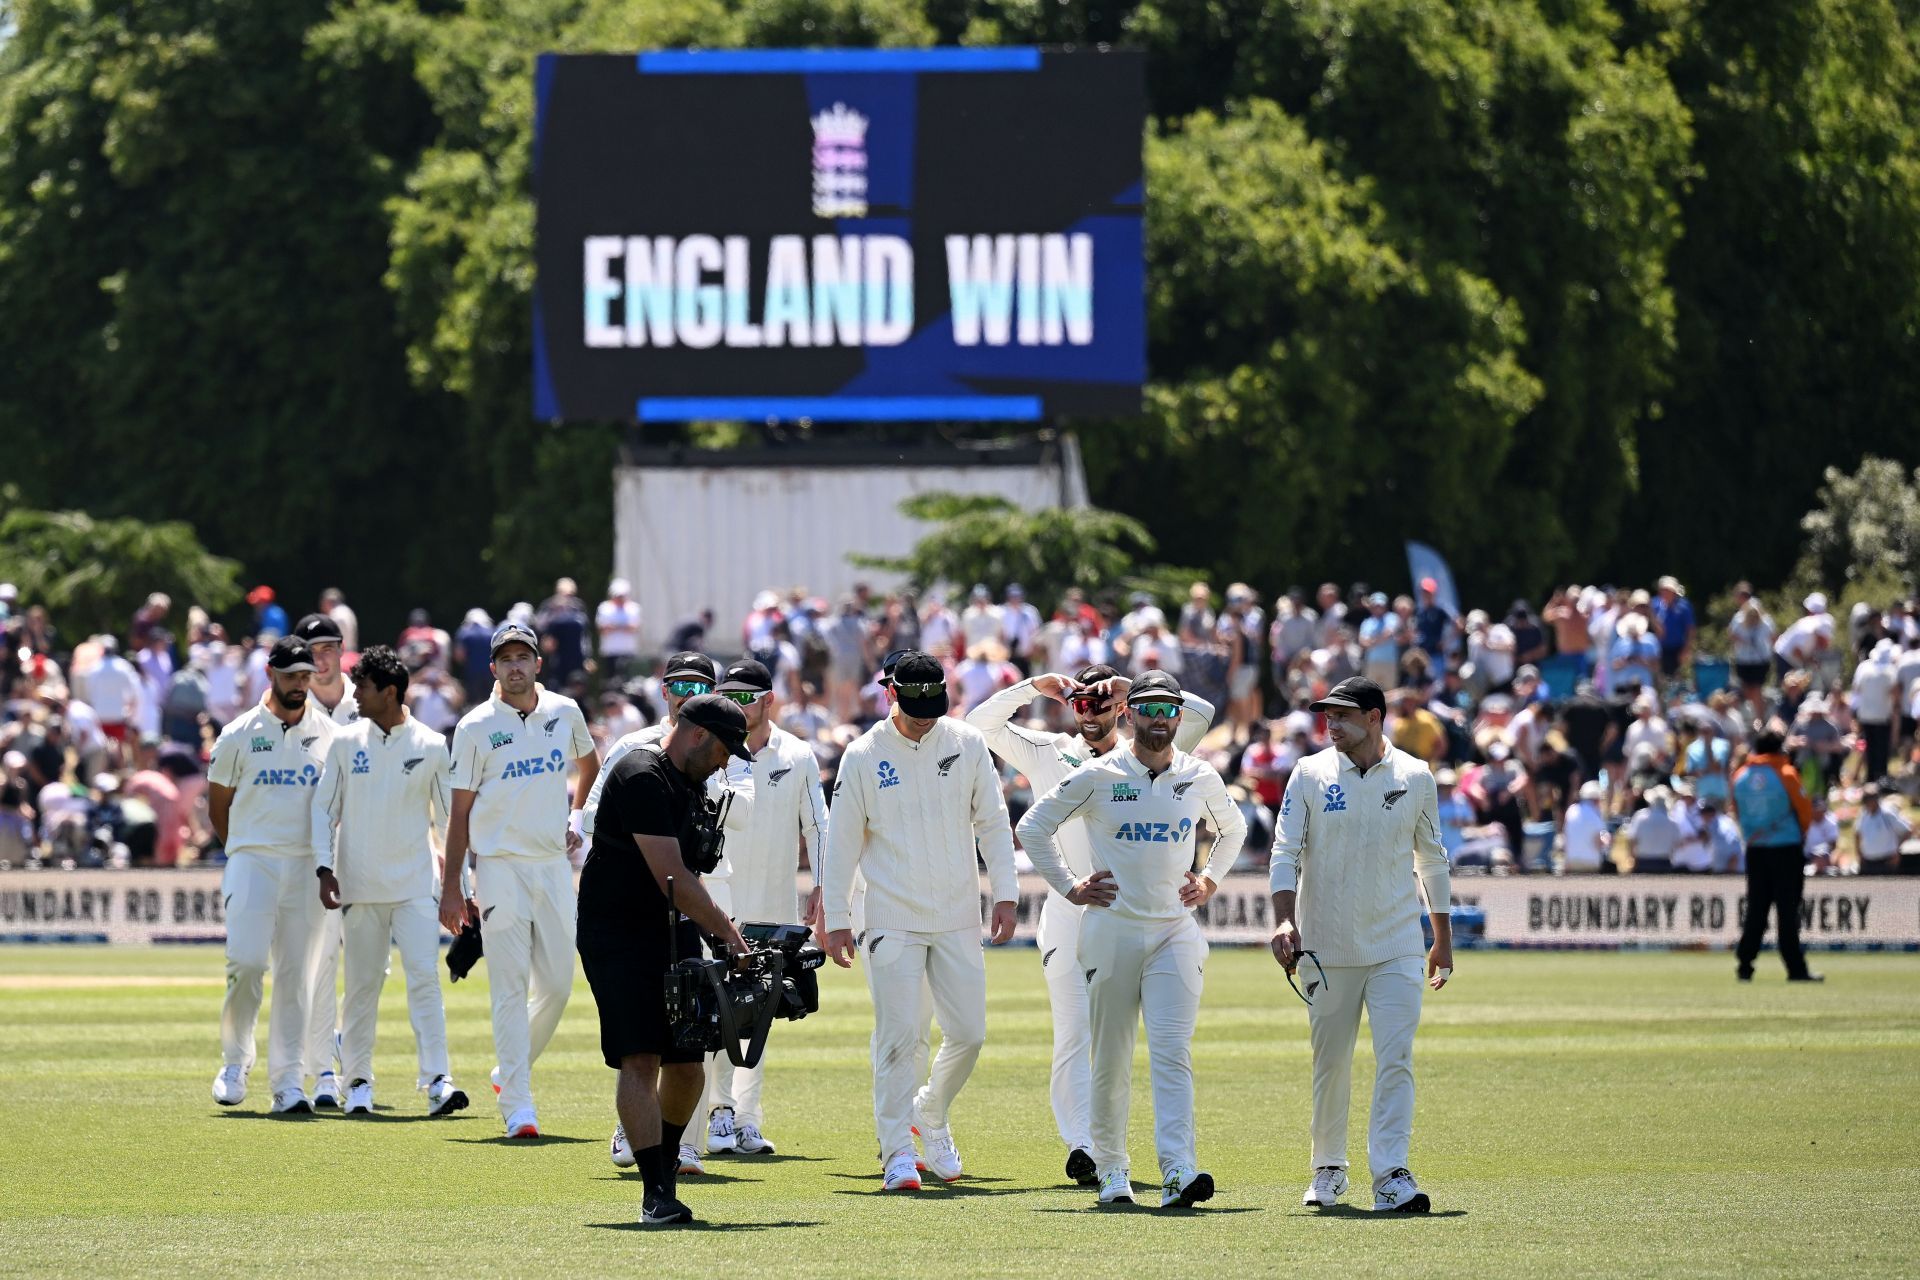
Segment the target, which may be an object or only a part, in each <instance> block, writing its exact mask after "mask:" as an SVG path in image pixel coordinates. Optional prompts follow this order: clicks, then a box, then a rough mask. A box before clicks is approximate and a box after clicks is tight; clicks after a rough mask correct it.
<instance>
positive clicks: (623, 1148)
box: [607, 1124, 640, 1169]
mask: <svg viewBox="0 0 1920 1280" xmlns="http://www.w3.org/2000/svg"><path fill="white" fill-rule="evenodd" d="M607 1158H608V1159H610V1160H612V1161H613V1167H614V1168H616V1169H631V1168H633V1166H635V1165H637V1164H639V1163H640V1159H639V1157H638V1156H636V1155H634V1154H633V1144H632V1143H631V1142H628V1141H627V1127H626V1126H625V1125H623V1124H616V1125H615V1126H613V1141H612V1142H611V1143H610V1144H608V1149H607Z"/></svg>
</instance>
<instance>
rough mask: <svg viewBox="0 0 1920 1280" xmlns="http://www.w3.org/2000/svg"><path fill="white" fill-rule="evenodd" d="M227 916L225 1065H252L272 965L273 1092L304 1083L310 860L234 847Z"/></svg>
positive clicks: (314, 901) (315, 890)
mask: <svg viewBox="0 0 1920 1280" xmlns="http://www.w3.org/2000/svg"><path fill="white" fill-rule="evenodd" d="M220 892H221V895H222V896H223V897H224V898H225V900H226V916H227V996H226V1000H225V1002H224V1003H223V1004H222V1005H221V1007H220V1051H221V1054H222V1055H223V1058H224V1062H225V1065H227V1066H238V1067H240V1068H241V1069H242V1070H243V1071H251V1070H252V1069H253V1057H254V1045H253V1032H254V1026H255V1024H256V1023H257V1022H258V1021H259V1020H260V1002H261V998H262V996H263V995H264V985H265V981H266V976H267V970H268V968H269V967H271V968H272V970H273V1008H272V1010H271V1011H270V1012H269V1014H268V1019H267V1074H268V1075H269V1076H271V1077H272V1084H271V1087H272V1088H273V1090H274V1091H275V1092H278V1091H280V1090H282V1089H298V1088H300V1087H301V1075H302V1072H303V1067H302V1061H301V1052H302V1049H303V1048H304V1042H305V1040H306V1035H307V967H308V964H309V961H310V959H311V955H312V951H313V940H314V935H315V934H316V933H318V932H319V929H320V916H321V914H322V908H321V906H320V885H319V881H317V880H315V879H314V875H313V859H312V858H300V857H277V856H274V855H271V854H262V853H236V854H234V855H233V856H232V857H230V858H229V859H228V860H227V869H226V871H225V872H224V873H223V874H222V876H221V880H220Z"/></svg>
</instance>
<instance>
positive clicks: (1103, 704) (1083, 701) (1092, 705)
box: [1072, 698, 1113, 716]
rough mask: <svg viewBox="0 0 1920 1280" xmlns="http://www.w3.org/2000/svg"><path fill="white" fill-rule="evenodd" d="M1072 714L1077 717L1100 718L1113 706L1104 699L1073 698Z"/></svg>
mask: <svg viewBox="0 0 1920 1280" xmlns="http://www.w3.org/2000/svg"><path fill="white" fill-rule="evenodd" d="M1072 705H1073V713H1074V714H1075V715H1077V716H1100V715H1105V714H1106V713H1107V709H1108V708H1109V707H1111V706H1112V705H1113V704H1112V703H1111V702H1109V701H1108V700H1107V699H1105V698H1074V699H1073V700H1072Z"/></svg>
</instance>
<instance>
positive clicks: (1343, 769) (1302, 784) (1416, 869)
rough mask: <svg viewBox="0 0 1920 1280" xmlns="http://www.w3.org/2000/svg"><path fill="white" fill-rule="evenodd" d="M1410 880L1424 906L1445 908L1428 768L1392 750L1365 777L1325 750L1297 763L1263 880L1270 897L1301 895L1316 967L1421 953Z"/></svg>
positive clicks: (1446, 891) (1446, 889) (1447, 897)
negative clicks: (1267, 873) (1421, 893)
mask: <svg viewBox="0 0 1920 1280" xmlns="http://www.w3.org/2000/svg"><path fill="white" fill-rule="evenodd" d="M1415 874H1418V876H1419V880H1420V884H1421V885H1422V886H1423V887H1424V888H1425V889H1426V892H1427V903H1428V906H1429V907H1430V909H1431V910H1432V911H1433V912H1434V913H1435V914H1443V913H1445V912H1447V911H1448V910H1450V908H1451V905H1452V896H1451V893H1452V891H1451V888H1450V886H1449V880H1448V874H1447V851H1446V847H1445V846H1444V845H1443V844H1441V842H1440V817H1439V801H1438V799H1437V797H1436V793H1435V790H1434V785H1433V774H1432V772H1431V771H1430V770H1429V769H1428V768H1427V766H1426V762H1425V761H1422V760H1419V759H1417V758H1415V757H1414V756H1410V755H1408V754H1407V753H1406V752H1404V751H1401V750H1400V749H1398V748H1397V747H1395V746H1393V745H1392V744H1391V743H1389V744H1388V745H1387V749H1386V755H1385V756H1383V757H1382V758H1381V760H1380V762H1379V763H1378V764H1376V765H1374V766H1373V767H1372V768H1371V769H1368V770H1367V771H1366V772H1365V773H1362V772H1361V771H1360V770H1359V769H1358V768H1356V767H1355V766H1354V763H1353V761H1351V760H1349V759H1348V758H1347V757H1346V756H1343V755H1341V754H1340V753H1339V752H1338V751H1336V750H1334V749H1333V748H1332V747H1328V748H1327V749H1326V750H1324V751H1319V752H1316V753H1315V754H1313V755H1310V756H1308V757H1307V758H1306V759H1305V760H1302V761H1301V762H1300V763H1299V764H1298V765H1295V766H1294V770H1293V776H1292V777H1291V778H1289V779H1288V780H1287V790H1286V794H1285V796H1284V797H1283V798H1282V800H1281V801H1280V823H1279V829H1278V831H1277V832H1276V833H1275V835H1274V841H1273V863H1272V870H1271V874H1270V881H1271V884H1272V888H1273V891H1274V892H1275V893H1279V892H1281V891H1283V890H1288V889H1297V890H1298V892H1299V895H1300V897H1299V901H1298V902H1297V904H1296V906H1295V915H1296V917H1297V919H1298V922H1299V926H1300V936H1301V941H1302V943H1303V945H1305V947H1306V948H1307V949H1308V950H1309V951H1312V952H1313V953H1314V955H1315V956H1316V957H1318V959H1319V961H1320V963H1321V964H1323V965H1326V966H1329V967H1332V966H1334V965H1372V964H1379V963H1381V962H1382V961H1385V960H1393V959H1397V958H1399V957H1402V956H1417V955H1421V954H1422V953H1423V952H1424V950H1425V943H1424V939H1423V937H1422V935H1421V932H1420V897H1419V894H1418V893H1416V892H1415V889H1414V876H1415Z"/></svg>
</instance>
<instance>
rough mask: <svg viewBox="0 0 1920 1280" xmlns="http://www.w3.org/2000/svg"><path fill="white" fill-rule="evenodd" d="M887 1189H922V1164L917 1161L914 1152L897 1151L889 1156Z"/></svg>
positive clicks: (885, 1188)
mask: <svg viewBox="0 0 1920 1280" xmlns="http://www.w3.org/2000/svg"><path fill="white" fill-rule="evenodd" d="M883 1189H884V1190H887V1191H918V1190H919V1189H920V1166H919V1165H918V1164H916V1163H915V1161H914V1158H913V1152H911V1151H896V1152H894V1153H893V1154H892V1155H890V1156H888V1157H887V1164H886V1183H885V1186H884V1188H883Z"/></svg>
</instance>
